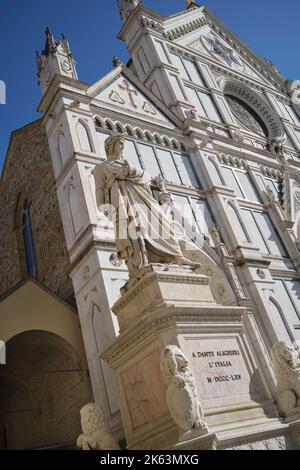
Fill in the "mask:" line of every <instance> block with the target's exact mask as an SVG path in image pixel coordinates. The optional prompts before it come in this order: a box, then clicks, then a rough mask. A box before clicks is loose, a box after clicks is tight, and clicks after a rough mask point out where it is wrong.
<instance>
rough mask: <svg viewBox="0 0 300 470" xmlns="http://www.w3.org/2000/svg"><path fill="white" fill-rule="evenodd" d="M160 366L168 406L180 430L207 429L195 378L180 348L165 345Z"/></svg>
mask: <svg viewBox="0 0 300 470" xmlns="http://www.w3.org/2000/svg"><path fill="white" fill-rule="evenodd" d="M160 367H161V374H162V376H163V378H164V380H165V383H166V384H167V386H168V388H167V394H166V400H167V404H168V408H169V411H170V414H171V416H172V418H173V419H174V421H175V423H176V424H177V426H178V427H179V428H180V430H181V431H183V432H186V431H189V430H191V429H193V428H196V429H201V428H204V429H207V426H206V423H205V422H204V420H203V409H202V406H201V404H200V402H199V400H198V395H197V390H196V383H195V379H194V377H193V374H192V372H191V369H190V367H189V362H188V360H187V358H186V357H185V355H184V353H183V352H182V351H181V349H179V348H178V347H177V346H172V345H171V346H167V347H166V348H165V349H164V351H163V352H162V354H161V361H160Z"/></svg>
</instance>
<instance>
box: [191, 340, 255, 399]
mask: <svg viewBox="0 0 300 470" xmlns="http://www.w3.org/2000/svg"><path fill="white" fill-rule="evenodd" d="M186 351H187V353H188V355H189V357H190V359H191V363H192V367H193V371H194V374H195V378H196V383H197V387H198V390H199V394H200V395H201V398H202V400H209V399H213V398H222V397H236V396H240V395H249V389H250V375H249V372H248V370H247V367H246V364H245V361H244V358H243V355H242V351H241V349H240V346H239V343H238V341H237V339H236V338H222V339H219V338H218V339H214V338H207V337H206V338H188V339H187V340H186Z"/></svg>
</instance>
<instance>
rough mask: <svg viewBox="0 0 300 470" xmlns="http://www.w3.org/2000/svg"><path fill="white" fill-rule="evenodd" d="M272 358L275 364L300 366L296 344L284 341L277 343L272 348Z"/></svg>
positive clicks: (292, 366)
mask: <svg viewBox="0 0 300 470" xmlns="http://www.w3.org/2000/svg"><path fill="white" fill-rule="evenodd" d="M272 359H273V363H274V365H275V366H277V367H278V366H280V367H282V366H284V365H286V366H288V367H291V368H294V367H297V366H299V355H298V352H297V351H296V350H295V348H294V346H292V345H291V344H287V343H285V342H284V341H281V342H280V343H277V344H275V345H274V346H273V348H272Z"/></svg>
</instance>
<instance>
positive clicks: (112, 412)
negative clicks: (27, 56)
mask: <svg viewBox="0 0 300 470" xmlns="http://www.w3.org/2000/svg"><path fill="white" fill-rule="evenodd" d="M120 3H121V4H122V3H126V2H120ZM132 3H133V8H130V9H129V10H126V14H125V13H124V11H123V16H124V18H125V19H126V22H125V24H124V27H123V28H122V31H121V32H120V34H119V38H120V39H121V40H123V41H125V43H126V45H127V48H128V50H129V52H130V55H131V58H132V62H131V64H130V65H129V66H125V65H123V64H120V63H119V61H115V63H114V68H113V69H112V71H111V72H110V73H109V74H108V75H106V76H104V77H102V78H100V80H99V81H98V82H96V83H95V84H92V85H91V86H87V85H85V84H84V83H82V82H80V80H78V78H77V75H76V69H75V62H74V61H73V59H72V58H71V56H70V53H69V49H68V48H69V46H68V44H67V43H66V41H65V40H64V41H63V42H62V43H58V42H56V41H54V39H53V37H52V35H51V34H50V33H49V32H47V34H48V36H47V37H48V41H50V43H51V44H52V47H53V48H54V49H52V53H51V55H49V54H48V55H47V51H44V54H43V55H42V58H39V59H40V60H39V74H40V81H41V88H42V92H43V99H42V102H41V104H40V108H39V109H40V111H41V112H42V113H43V115H44V123H45V126H46V130H47V135H48V140H49V146H50V150H51V156H52V162H53V169H54V173H55V177H56V183H57V194H58V199H59V204H60V211H61V215H62V221H63V224H64V231H65V238H66V242H67V247H68V250H69V254H70V261H71V264H72V272H71V278H72V281H73V285H74V291H75V295H76V299H77V305H78V311H79V316H80V321H81V325H82V332H83V338H84V342H85V347H86V353H87V358H88V363H89V369H90V375H91V381H92V385H93V390H94V396H95V401H96V402H97V404H98V405H100V406H101V407H102V408H103V409H104V411H105V413H106V414H107V416H108V417H109V419H110V423H111V426H112V428H113V430H114V431H115V432H116V435H117V437H121V436H122V424H121V419H120V415H119V405H118V398H117V392H116V386H115V381H114V379H113V377H112V374H111V372H110V370H109V368H108V366H107V365H105V363H104V362H103V361H101V360H100V358H99V354H100V353H101V352H102V351H103V350H104V349H105V348H107V346H108V345H109V344H110V342H111V341H112V340H113V339H114V338H115V336H117V335H118V333H119V326H118V323H117V320H116V317H115V316H114V315H113V313H112V311H111V307H112V305H113V304H114V302H115V301H116V300H117V298H118V296H119V295H120V294H119V292H120V287H122V285H123V284H124V283H125V281H126V280H127V271H126V266H125V265H123V264H120V263H119V261H118V260H117V259H115V257H114V239H113V230H112V226H111V224H110V222H109V221H108V220H107V219H106V217H105V216H104V214H102V213H100V212H99V211H98V209H97V206H96V200H95V182H94V178H93V175H92V171H93V169H94V167H95V165H97V163H99V162H101V161H103V160H104V159H105V151H104V141H105V139H106V137H107V136H108V135H110V134H111V133H112V132H120V133H124V134H125V135H126V146H125V157H126V158H127V159H128V160H129V161H130V162H132V163H133V164H135V165H137V166H142V167H143V168H146V169H147V170H148V171H149V173H150V174H151V176H153V178H154V177H157V176H158V175H159V174H160V175H161V176H162V177H163V179H164V180H165V181H166V188H167V191H168V192H169V193H171V194H172V197H173V204H174V205H175V206H176V207H177V208H179V209H180V210H182V212H183V214H184V217H185V218H187V219H188V221H189V223H190V225H192V226H195V227H196V229H197V230H198V231H199V232H201V233H203V234H204V235H205V240H206V241H205V243H204V247H203V251H204V252H206V254H207V259H209V260H210V262H209V263H207V264H205V263H204V267H203V269H204V271H206V272H204V274H207V275H209V276H212V275H213V274H214V268H213V267H212V266H215V269H216V270H217V271H218V275H216V276H215V277H214V278H212V279H213V282H214V285H213V289H212V290H213V292H214V295H215V296H216V298H217V300H218V303H221V304H223V305H226V306H230V305H232V306H233V305H241V306H242V305H247V306H248V308H251V309H252V310H253V312H254V315H255V318H256V321H257V323H258V325H259V328H260V334H261V337H262V338H263V341H264V343H265V345H266V354H265V356H266V357H265V358H264V361H265V362H266V363H270V350H271V347H272V346H273V345H274V344H275V343H276V342H278V341H286V342H288V343H294V344H295V343H297V341H298V342H299V341H300V301H299V300H300V272H299V267H300V251H299V249H300V172H299V163H300V160H299V157H298V155H299V152H300V118H299V116H298V115H297V113H296V111H295V109H293V106H292V103H291V99H290V97H289V94H288V91H287V90H286V88H285V80H284V78H283V77H282V76H281V75H280V73H279V72H278V71H277V70H276V69H275V68H274V67H273V66H272V65H271V64H270V63H268V62H266V61H264V60H262V59H261V58H259V57H257V56H256V55H254V54H253V53H251V52H250V51H249V49H247V47H246V46H245V45H244V44H243V43H242V42H241V40H240V39H238V38H237V37H236V36H235V35H234V33H231V32H230V31H228V30H226V29H224V27H223V25H222V24H221V23H219V21H218V19H216V18H215V17H214V16H213V15H212V14H211V13H210V12H209V11H208V10H207V9H206V8H203V7H197V6H195V5H194V4H193V2H192V4H191V6H190V7H189V8H187V9H186V10H185V11H183V12H182V13H181V14H178V15H175V16H172V17H170V18H164V17H162V16H160V15H158V14H157V13H155V12H152V11H150V10H149V9H147V8H146V7H144V6H142V5H141V4H140V2H138V1H136V2H132ZM128 12H129V13H128ZM49 34H50V36H49ZM53 41H54V43H53ZM53 51H54V52H53ZM55 61H56V63H55ZM49 74H50V75H49ZM284 137H285V140H284ZM274 139H275V140H274ZM276 139H277V140H276ZM280 139H281V141H283V142H284V146H283V148H282V149H281V151H279V152H277V153H276V149H275V150H273V152H271V150H270V149H272V142H278V141H280ZM282 139H283V140H282ZM273 147H274V146H273ZM153 190H154V193H155V194H156V195H157V197H159V191H158V188H156V187H153ZM213 225H216V226H217V227H218V228H219V231H218V234H217V235H216V231H215V236H213V235H212V233H213V232H212V230H211V228H212V226H213ZM192 254H193V256H194V257H195V259H199V258H197V256H199V257H200V258H201V253H200V254H199V253H198V254H197V250H194V251H193V253H192ZM270 380H272V378H270ZM273 388H274V390H275V387H273Z"/></svg>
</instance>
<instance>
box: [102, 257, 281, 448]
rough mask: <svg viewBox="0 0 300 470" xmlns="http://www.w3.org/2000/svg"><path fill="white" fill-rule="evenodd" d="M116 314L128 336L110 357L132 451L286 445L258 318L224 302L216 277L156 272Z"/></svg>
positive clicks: (106, 356) (129, 289) (130, 287)
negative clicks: (214, 285)
mask: <svg viewBox="0 0 300 470" xmlns="http://www.w3.org/2000/svg"><path fill="white" fill-rule="evenodd" d="M113 311H114V313H115V314H116V315H117V317H118V320H119V324H120V332H121V333H120V336H118V337H117V338H116V339H115V340H114V342H113V344H112V345H111V346H110V347H109V348H108V349H107V350H106V351H104V353H102V354H101V358H102V359H103V360H104V361H105V362H106V363H107V364H108V365H109V366H110V368H111V369H112V371H113V373H114V375H115V377H116V380H117V384H118V390H119V400H120V408H121V414H122V420H123V424H124V429H125V434H126V439H127V444H128V448H129V449H178V450H183V449H213V448H236V447H238V446H239V445H241V443H242V442H243V443H244V442H252V441H253V442H254V441H255V440H264V442H266V444H263V445H266V446H268V445H269V444H268V442H269V441H270V442H272V443H274V442H275V444H274V445H277V443H278V446H282V445H285V444H284V442H285V441H284V439H285V437H284V436H283V434H282V435H281V432H282V433H284V432H285V430H286V427H284V429H283V427H282V423H281V421H280V419H279V418H278V411H277V409H276V407H275V404H274V398H273V396H272V394H271V392H270V389H271V387H272V386H273V388H274V382H273V383H272V372H271V371H270V369H268V368H267V367H266V366H262V360H263V358H264V357H265V354H266V353H265V351H266V350H265V346H264V344H263V341H262V338H261V335H260V333H259V331H258V328H257V325H256V322H255V318H254V316H253V314H252V312H251V311H250V310H249V309H247V308H245V307H241V306H225V305H220V304H218V303H217V302H216V301H215V299H214V296H213V294H212V292H211V289H210V279H209V278H208V277H207V276H205V275H202V274H199V273H197V270H195V269H194V268H193V267H191V266H177V265H158V264H152V265H149V266H147V267H145V268H144V269H142V270H141V271H140V272H139V274H138V275H137V276H136V277H135V278H134V279H132V278H131V280H130V282H129V283H127V284H126V286H125V287H124V288H123V290H122V295H121V298H120V299H119V300H118V301H117V302H116V304H115V305H114V307H113ZM282 429H283V430H282ZM274 436H275V437H274ZM278 436H279V437H278ZM243 445H244V444H243ZM247 445H248V444H247ZM272 445H273V444H272ZM249 446H252V444H249ZM253 446H254V447H252V448H255V445H254V444H253Z"/></svg>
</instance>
